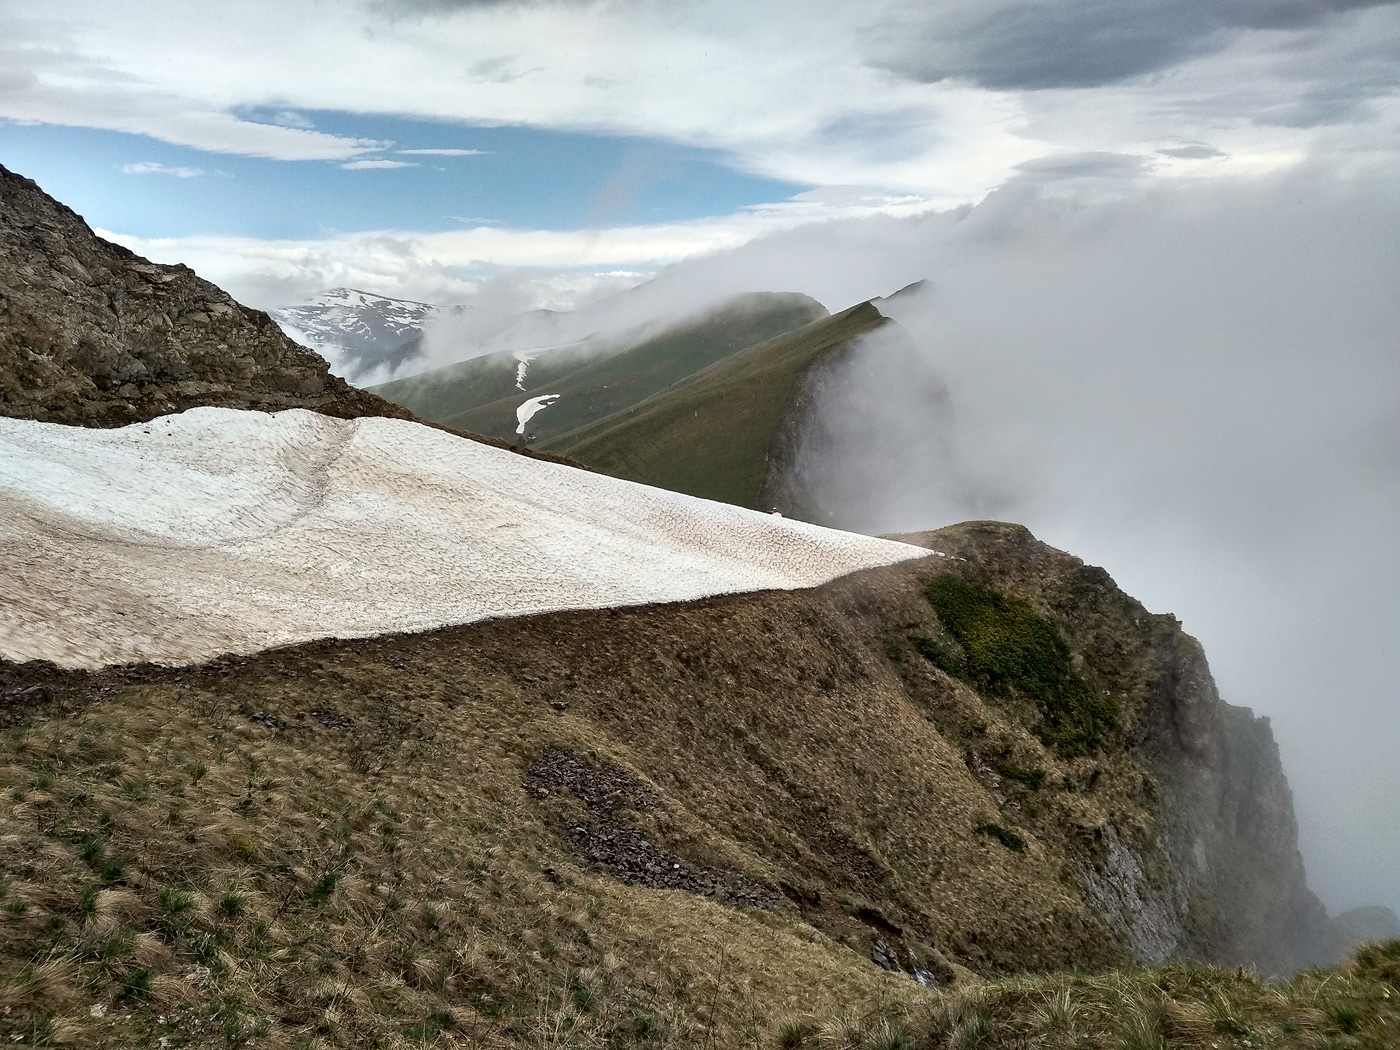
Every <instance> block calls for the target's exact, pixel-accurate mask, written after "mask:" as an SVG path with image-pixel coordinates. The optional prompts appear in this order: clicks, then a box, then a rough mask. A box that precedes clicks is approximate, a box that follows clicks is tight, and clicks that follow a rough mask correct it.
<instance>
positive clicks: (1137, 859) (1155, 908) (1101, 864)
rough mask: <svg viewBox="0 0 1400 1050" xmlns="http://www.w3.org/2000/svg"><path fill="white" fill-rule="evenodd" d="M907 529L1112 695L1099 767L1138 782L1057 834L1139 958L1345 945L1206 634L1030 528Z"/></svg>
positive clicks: (1321, 952)
mask: <svg viewBox="0 0 1400 1050" xmlns="http://www.w3.org/2000/svg"><path fill="white" fill-rule="evenodd" d="M904 538H906V539H915V540H921V541H923V542H926V543H928V544H930V545H937V546H939V547H940V548H941V549H944V550H948V551H950V553H954V554H956V555H958V556H959V557H960V558H962V559H963V560H962V561H961V562H960V563H959V567H960V570H961V571H962V572H963V573H964V574H966V575H968V576H969V577H971V578H975V579H978V580H980V581H983V582H985V583H986V584H988V585H989V586H991V587H993V588H996V589H997V590H998V591H1001V592H1004V593H1007V594H1012V595H1016V596H1018V597H1020V598H1022V599H1024V600H1025V601H1027V602H1028V603H1030V605H1032V606H1033V607H1034V608H1035V609H1036V610H1037V611H1038V612H1041V613H1043V614H1044V615H1046V616H1047V618H1048V619H1049V620H1050V621H1051V622H1053V623H1054V624H1055V625H1056V626H1057V627H1058V629H1059V630H1060V631H1061V632H1062V634H1063V636H1064V638H1065V641H1066V642H1067V643H1068V645H1069V649H1070V651H1071V653H1072V654H1073V658H1074V660H1075V663H1076V665H1077V667H1078V669H1079V671H1080V672H1081V673H1082V674H1083V676H1084V678H1085V679H1086V680H1087V681H1088V682H1089V683H1090V684H1091V686H1092V687H1093V688H1095V689H1097V690H1099V691H1100V692H1101V693H1102V694H1103V695H1105V696H1108V697H1111V698H1113V700H1114V701H1115V703H1116V705H1117V707H1118V709H1119V725H1118V737H1117V740H1116V741H1115V747H1114V748H1113V749H1114V750H1116V749H1121V750H1120V751H1119V754H1118V756H1117V757H1116V760H1113V759H1111V760H1110V761H1107V762H1101V763H1100V765H1101V766H1102V768H1101V770H1100V771H1099V775H1101V776H1111V777H1112V778H1113V780H1114V781H1116V782H1117V783H1118V784H1119V785H1125V784H1126V785H1130V787H1129V790H1122V787H1121V786H1120V788H1119V789H1117V790H1114V789H1113V788H1112V787H1110V788H1109V789H1108V790H1106V791H1102V792H1101V793H1100V798H1099V800H1098V802H1099V804H1098V805H1096V806H1095V807H1093V808H1092V810H1086V811H1085V812H1084V813H1083V814H1082V817H1081V818H1078V819H1076V820H1075V821H1072V822H1071V826H1068V827H1066V828H1063V829H1062V830H1063V831H1065V832H1066V833H1067V837H1069V838H1073V837H1075V836H1078V837H1079V838H1080V840H1081V841H1082V843H1083V846H1084V848H1083V849H1082V850H1080V851H1078V853H1077V855H1076V854H1075V853H1071V854H1070V862H1071V865H1072V867H1073V868H1074V869H1075V871H1076V874H1077V876H1078V879H1079V881H1080V883H1081V885H1082V887H1083V891H1084V894H1085V897H1086V899H1087V900H1088V901H1089V903H1090V904H1091V906H1092V907H1093V908H1094V910H1095V911H1096V912H1097V913H1098V914H1099V915H1100V917H1102V918H1103V919H1104V921H1105V922H1106V923H1107V924H1108V925H1109V926H1110V927H1111V928H1112V929H1113V930H1114V931H1115V932H1116V933H1118V934H1119V935H1120V936H1121V937H1123V938H1124V940H1126V941H1127V942H1128V943H1129V944H1130V945H1131V946H1132V949H1133V953H1134V955H1135V956H1136V957H1137V958H1138V959H1139V960H1140V961H1144V962H1158V961H1162V960H1165V959H1168V958H1179V957H1185V958H1195V959H1201V960H1208V961H1212V962H1219V963H1248V964H1252V965H1255V966H1257V967H1259V968H1260V969H1262V970H1264V971H1267V972H1276V973H1286V972H1291V971H1293V970H1296V969H1298V968H1299V967H1301V966H1306V965H1312V964H1321V963H1326V962H1331V961H1334V960H1335V959H1336V958H1338V957H1339V956H1340V955H1341V954H1342V950H1343V948H1344V945H1343V944H1342V943H1341V942H1340V940H1339V938H1338V937H1337V935H1336V933H1335V931H1334V930H1333V928H1332V926H1331V924H1330V923H1329V920H1328V918H1327V914H1326V911H1325V909H1324V908H1323V906H1322V904H1321V902H1319V900H1318V899H1317V897H1316V896H1315V895H1314V894H1313V893H1312V891H1311V890H1309V889H1308V886H1307V879H1306V875H1305V872H1304V868H1303V861H1302V857H1301V855H1300V853H1299V851H1298V829H1297V823H1296V820H1295V818H1294V812H1293V799H1292V794H1291V792H1290V790H1289V786H1288V780H1287V778H1286V777H1285V776H1284V773H1283V768H1282V765H1281V763H1280V760H1279V753H1278V747H1277V745H1276V744H1275V742H1274V739H1273V734H1272V731H1271V730H1270V728H1269V720H1268V719H1267V718H1259V717H1256V716H1255V715H1254V714H1253V712H1251V711H1249V710H1248V709H1247V708H1241V707H1235V706H1232V705H1230V704H1227V703H1225V702H1223V701H1222V700H1221V699H1220V696H1219V694H1218V692H1217V691H1216V687H1215V682H1214V679H1213V678H1212V676H1211V673H1210V668H1209V666H1208V664H1207V663H1206V658H1205V654H1204V652H1203V651H1202V649H1201V646H1200V644H1199V643H1198V642H1197V641H1196V640H1195V639H1194V638H1192V637H1191V636H1189V635H1187V634H1186V633H1185V632H1183V631H1182V630H1181V625H1180V623H1179V622H1178V621H1177V620H1176V618H1175V617H1172V616H1169V615H1154V614H1152V613H1149V612H1148V611H1147V610H1146V609H1144V608H1143V607H1142V606H1141V605H1140V604H1139V603H1138V602H1137V601H1135V600H1134V599H1132V598H1130V597H1128V596H1127V595H1125V594H1124V593H1123V592H1122V591H1120V590H1119V589H1118V588H1117V586H1116V585H1115V584H1114V583H1113V581H1112V579H1111V578H1110V577H1109V575H1108V574H1107V573H1106V572H1104V570H1102V569H1099V568H1095V567H1093V566H1089V565H1085V564H1084V563H1083V562H1082V561H1080V560H1079V559H1078V558H1075V557H1073V556H1071V555H1069V554H1065V553H1064V552H1061V551H1057V550H1055V549H1054V548H1052V547H1049V546H1048V545H1046V544H1043V543H1040V542H1039V541H1037V540H1035V538H1034V537H1032V536H1031V534H1030V533H1029V532H1028V531H1027V530H1026V529H1024V528H1022V527H1021V526H1017V525H1006V524H1002V523H997V522H973V523H968V524H965V525H961V526H957V527H955V528H953V529H945V530H941V531H940V532H937V533H929V534H924V535H922V536H918V537H904ZM1110 754H1111V752H1110ZM1105 757H1108V756H1107V755H1106V756H1105ZM1115 764H1117V765H1118V766H1119V768H1118V769H1117V770H1112V769H1111V768H1110V767H1111V766H1113V765H1115ZM1068 765H1069V766H1070V767H1071V768H1072V766H1073V763H1069V764H1068ZM1134 777H1138V778H1140V779H1138V780H1137V782H1136V783H1134V782H1133V778H1134Z"/></svg>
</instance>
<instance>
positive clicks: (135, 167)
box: [122, 160, 204, 179]
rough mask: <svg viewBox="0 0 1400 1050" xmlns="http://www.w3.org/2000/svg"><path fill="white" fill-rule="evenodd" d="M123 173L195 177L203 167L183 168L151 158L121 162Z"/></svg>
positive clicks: (179, 177) (201, 173)
mask: <svg viewBox="0 0 1400 1050" xmlns="http://www.w3.org/2000/svg"><path fill="white" fill-rule="evenodd" d="M122 174H123V175H174V176H175V177H176V178H177V179H195V178H198V177H199V176H201V175H203V174H204V169H203V168H184V167H179V166H175V167H172V166H170V165H168V164H158V163H157V162H155V161H153V160H143V161H138V162H136V163H135V164H123V165H122Z"/></svg>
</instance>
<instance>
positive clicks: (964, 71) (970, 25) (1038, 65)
mask: <svg viewBox="0 0 1400 1050" xmlns="http://www.w3.org/2000/svg"><path fill="white" fill-rule="evenodd" d="M1393 3H1395V0H1051V2H1046V3H1030V4H1026V3H1016V4H998V5H996V6H992V7H990V9H988V8H986V7H980V6H975V7H969V8H965V9H962V10H960V11H955V12H949V11H948V10H947V9H944V8H937V7H935V8H931V9H925V8H920V9H919V10H920V12H921V14H920V15H914V16H912V17H911V18H910V22H912V23H914V24H913V25H909V24H905V25H902V26H900V29H899V37H900V40H899V42H898V43H896V44H894V45H893V46H892V47H891V49H890V52H891V53H890V55H889V57H888V58H887V62H886V64H887V65H888V66H889V67H890V68H892V69H894V70H896V71H897V72H900V73H902V74H904V75H906V76H910V77H913V78H914V79H917V80H924V81H936V80H943V79H946V78H949V77H962V78H967V79H970V80H973V81H975V82H977V83H978V84H981V85H982V86H983V87H988V88H994V89H1000V90H1017V89H1030V90H1034V89H1039V88H1089V87H1099V86H1102V85H1105V84H1112V83H1116V82H1118V81H1122V80H1127V79H1129V78H1132V77H1137V76H1142V75H1143V74H1146V73H1152V72H1154V71H1156V70H1160V69H1165V68H1167V67H1169V66H1173V65H1176V64H1177V63H1179V62H1182V61H1184V60H1186V59H1188V58H1193V57H1195V56H1198V55H1202V54H1207V53H1209V52H1211V51H1214V50H1217V49H1219V48H1220V47H1223V46H1224V45H1225V44H1226V43H1227V42H1228V41H1229V40H1230V39H1231V36H1232V35H1233V33H1234V32H1236V31H1239V30H1249V29H1266V30H1267V29H1274V30H1299V29H1307V28H1310V27H1313V26H1317V25H1319V24H1321V23H1323V22H1324V21H1326V20H1327V19H1329V18H1332V17H1333V16H1335V15H1338V14H1341V13H1343V12H1346V11H1350V10H1357V9H1361V8H1368V7H1379V6H1385V5H1387V4H1393ZM923 11H928V14H922V12H923ZM920 23H922V28H920Z"/></svg>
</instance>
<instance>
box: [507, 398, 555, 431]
mask: <svg viewBox="0 0 1400 1050" xmlns="http://www.w3.org/2000/svg"><path fill="white" fill-rule="evenodd" d="M562 396H563V395H562V394H541V395H539V397H532V398H530V400H528V401H526V402H525V403H524V404H523V405H521V406H520V407H519V408H517V409H516V410H515V421H516V422H517V423H519V424H520V425H519V426H517V427H516V428H515V432H516V433H517V434H523V433H525V424H526V423H528V422H530V420H531V419H533V418H534V417H535V414H536V413H538V412H539V411H540V409H543V408H548V407H549V406H550V405H552V404H554V402H556V401H558V400H559V398H560V397H562Z"/></svg>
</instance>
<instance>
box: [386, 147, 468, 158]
mask: <svg viewBox="0 0 1400 1050" xmlns="http://www.w3.org/2000/svg"><path fill="white" fill-rule="evenodd" d="M394 152H395V153H411V154H417V155H421V156H430V157H480V156H484V155H485V154H486V152H487V151H486V150H484V149H396V150H394Z"/></svg>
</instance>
